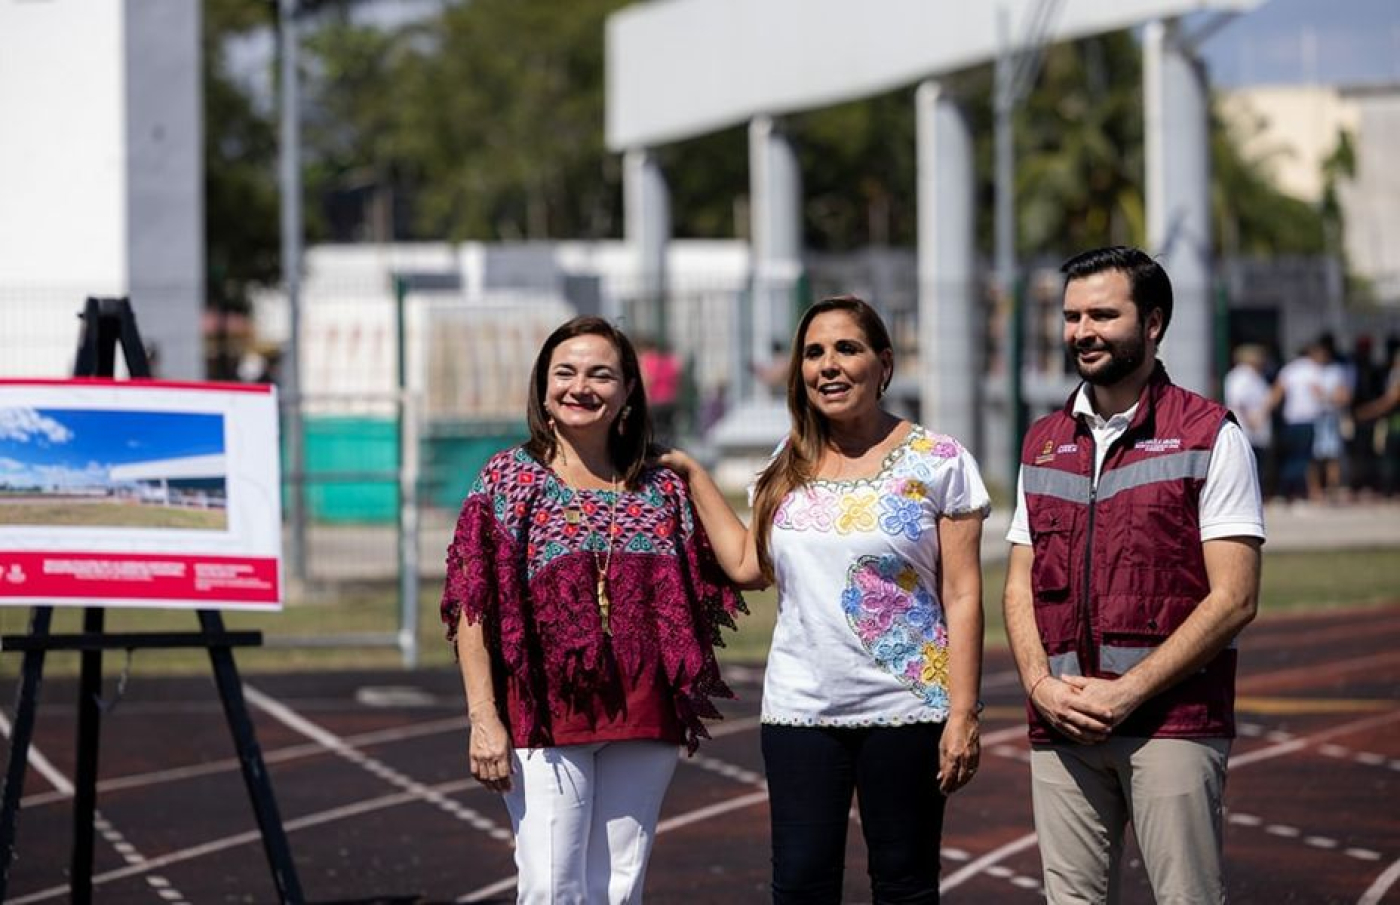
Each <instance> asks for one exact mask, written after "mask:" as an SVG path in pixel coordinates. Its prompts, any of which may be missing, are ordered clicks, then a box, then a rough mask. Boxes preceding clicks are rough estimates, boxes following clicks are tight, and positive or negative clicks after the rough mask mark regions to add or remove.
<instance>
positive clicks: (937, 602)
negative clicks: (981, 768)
mask: <svg viewBox="0 0 1400 905" xmlns="http://www.w3.org/2000/svg"><path fill="white" fill-rule="evenodd" d="M893 373H894V353H893V350H892V348H891V344H890V339H889V333H888V331H887V330H886V329H885V326H884V324H883V323H882V322H881V320H880V317H879V315H878V314H876V312H875V311H874V309H873V308H871V307H870V305H868V304H866V303H865V302H864V301H862V300H860V299H858V298H855V297H854V296H838V297H835V298H828V299H824V300H822V301H820V302H818V303H816V304H814V305H813V306H812V307H811V308H809V309H808V310H807V311H806V313H805V314H804V316H803V317H802V320H801V322H800V323H799V325H798V328H797V335H796V339H795V342H794V344H793V350H792V357H791V363H790V366H789V370H788V383H787V385H788V410H789V412H790V414H791V417H792V429H791V432H790V434H789V436H788V437H787V438H786V439H785V440H784V441H783V442H782V443H781V444H780V445H779V447H778V449H777V451H776V452H775V453H774V455H773V458H772V460H771V461H770V462H769V463H768V466H767V467H766V468H765V470H764V471H763V473H762V474H761V475H760V476H759V477H758V481H757V483H756V485H755V487H754V492H753V513H754V514H753V519H752V521H751V527H750V528H745V527H744V525H743V523H742V522H740V521H739V519H738V517H737V516H736V515H735V514H734V512H733V510H732V509H730V507H729V506H728V504H727V503H726V502H725V500H724V497H723V496H722V494H721V493H720V491H719V490H718V488H717V487H716V486H715V484H714V482H713V481H712V480H711V479H710V476H709V475H708V474H707V473H706V472H705V470H704V469H703V468H701V467H699V466H698V465H697V464H696V463H695V462H694V461H693V460H692V459H691V458H690V457H689V456H687V455H685V454H684V453H681V452H672V453H669V454H668V455H667V456H666V457H664V459H663V461H664V462H665V463H666V464H668V465H671V466H672V468H674V469H675V470H676V471H678V472H679V473H681V474H682V475H683V476H685V477H686V478H687V479H688V481H689V482H690V483H691V491H692V498H693V500H694V503H695V507H696V512H697V513H698V515H699V516H700V520H701V522H702V523H703V524H704V526H705V529H706V530H707V531H708V532H709V534H710V537H711V539H712V541H713V544H714V549H715V554H716V556H717V558H718V559H719V562H720V565H721V566H723V568H724V570H725V571H726V573H728V575H729V577H730V578H732V579H733V580H734V581H735V582H737V583H739V584H741V585H743V586H747V587H762V586H764V585H767V584H768V583H771V582H776V584H777V586H778V623H777V627H776V629H775V631H774V633H773V647H772V650H771V652H770V653H769V657H768V667H767V673H766V676H765V680H764V689H763V727H762V743H763V756H764V762H765V765H766V768H767V773H768V788H769V792H770V795H771V805H772V830H773V900H774V902H780V903H781V902H803V903H819V902H839V901H840V900H841V897H842V896H841V893H842V884H843V864H844V861H845V848H846V829H847V825H848V822H849V818H848V814H849V811H850V807H851V798H852V793H853V792H858V793H859V794H858V796H857V798H858V801H859V807H860V816H861V828H862V830H863V832H864V835H865V842H866V848H867V851H868V855H869V868H870V876H871V886H872V893H873V898H874V901H876V902H885V901H899V902H936V901H937V900H938V876H939V858H938V854H939V844H940V838H941V835H942V827H943V809H944V803H945V801H946V796H947V795H949V794H951V793H952V792H954V791H956V790H957V789H959V788H961V787H962V786H963V785H964V784H966V783H967V782H968V781H969V780H971V779H972V776H973V774H974V773H976V771H977V763H978V755H979V735H978V718H977V711H978V702H977V697H978V686H979V683H980V679H981V670H982V603H981V598H982V579H981V566H980V562H979V558H978V556H979V552H978V551H979V547H980V542H981V535H982V520H983V519H984V518H985V517H986V515H987V512H988V510H989V501H988V498H987V492H986V488H985V487H984V486H983V484H982V479H981V476H980V474H979V473H978V469H977V463H976V462H975V461H974V460H973V458H972V456H971V455H970V454H969V453H968V452H967V451H966V450H965V449H963V448H962V446H961V445H960V444H959V443H958V442H957V441H956V440H954V439H953V438H951V437H948V436H944V435H941V434H936V433H933V432H931V431H929V430H927V429H925V428H924V427H922V426H920V425H917V424H913V423H911V422H909V421H905V420H903V419H901V418H898V417H896V416H895V415H893V414H891V413H889V412H887V411H886V410H885V409H884V408H883V407H882V405H881V399H882V397H883V396H884V394H885V390H886V389H887V388H888V387H889V383H890V379H891V377H892V376H893ZM973 379H975V378H973Z"/></svg>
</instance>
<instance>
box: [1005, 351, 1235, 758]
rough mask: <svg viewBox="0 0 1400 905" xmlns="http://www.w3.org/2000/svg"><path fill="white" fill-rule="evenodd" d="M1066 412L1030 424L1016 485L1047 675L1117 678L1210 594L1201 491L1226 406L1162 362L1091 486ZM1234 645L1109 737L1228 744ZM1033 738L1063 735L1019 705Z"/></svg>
mask: <svg viewBox="0 0 1400 905" xmlns="http://www.w3.org/2000/svg"><path fill="white" fill-rule="evenodd" d="M1073 410H1074V396H1071V397H1070V399H1069V401H1068V402H1066V403H1065V407H1064V408H1063V409H1061V410H1060V411H1058V412H1055V413H1054V414H1052V415H1049V416H1047V417H1045V418H1042V419H1041V420H1039V421H1037V422H1036V423H1035V424H1034V425H1032V427H1031V429H1030V431H1029V433H1027V435H1026V440H1025V444H1024V445H1023V446H1022V448H1021V479H1022V486H1023V488H1024V490H1025V497H1026V513H1027V516H1028V520H1029V523H1030V534H1031V543H1032V545H1033V550H1034V552H1035V559H1034V563H1033V565H1032V567H1031V590H1032V592H1033V595H1034V599H1035V622H1036V627H1037V628H1038V629H1039V632H1040V640H1041V643H1042V644H1044V646H1045V652H1046V654H1048V655H1049V658H1050V672H1051V673H1052V674H1054V675H1056V676H1060V675H1084V676H1099V677H1104V678H1112V677H1114V676H1120V675H1122V674H1123V673H1125V672H1127V671H1128V670H1129V669H1131V668H1132V667H1133V666H1135V665H1136V664H1138V663H1139V662H1141V661H1142V660H1143V659H1145V658H1146V657H1147V656H1148V655H1149V654H1150V653H1152V651H1153V649H1155V648H1156V647H1157V645H1159V644H1161V643H1162V641H1163V640H1165V639H1166V637H1167V636H1168V635H1170V634H1171V633H1172V632H1174V631H1176V629H1177V627H1178V626H1180V625H1181V623H1182V622H1184V621H1185V620H1186V617H1188V616H1189V615H1191V612H1192V611H1193V610H1194V609H1195V608H1196V605H1197V604H1198V603H1200V601H1201V600H1202V599H1204V598H1205V596H1206V595H1207V593H1209V591H1210V585H1209V582H1208V581H1207V579H1206V568H1205V558H1204V554H1203V553H1202V550H1201V531H1200V498H1201V487H1202V486H1203V485H1204V484H1205V479H1206V470H1207V468H1208V467H1209V465H1210V454H1211V450H1212V448H1213V447H1214V446H1215V438H1216V435H1217V434H1218V433H1219V431H1220V428H1221V426H1222V425H1223V424H1224V422H1225V420H1226V419H1227V418H1231V417H1232V416H1231V415H1230V412H1229V410H1228V409H1226V408H1225V407H1224V406H1222V405H1219V404H1217V403H1215V402H1212V401H1210V400H1209V399H1205V398H1203V397H1201V396H1198V395H1197V394H1195V393H1192V392H1189V391H1187V390H1183V389H1181V388H1180V387H1177V386H1175V385H1174V384H1172V382H1171V381H1170V380H1169V379H1168V377H1167V372H1166V369H1165V368H1163V367H1162V365H1161V363H1160V362H1159V363H1158V364H1157V367H1156V370H1154V371H1153V373H1152V377H1151V378H1150V379H1149V381H1148V384H1147V386H1146V387H1145V388H1144V390H1143V393H1142V396H1141V398H1140V399H1139V400H1138V408H1137V412H1136V413H1135V415H1134V416H1133V420H1132V423H1131V424H1130V425H1129V426H1128V429H1127V430H1126V431H1125V432H1124V433H1123V435H1122V436H1121V437H1119V438H1118V439H1117V440H1116V441H1114V443H1113V445H1112V447H1111V448H1110V449H1109V451H1108V455H1107V456H1106V457H1105V459H1104V464H1103V471H1102V472H1101V474H1100V476H1099V481H1098V485H1097V486H1094V484H1093V475H1094V438H1093V435H1092V434H1091V433H1090V432H1089V428H1088V427H1087V426H1086V425H1085V424H1084V423H1083V422H1082V421H1081V420H1080V419H1078V418H1076V417H1075V416H1074V414H1073ZM1236 659H1237V658H1236V652H1235V650H1234V646H1233V645H1231V646H1230V647H1229V648H1227V649H1226V650H1223V651H1221V652H1220V653H1219V654H1217V655H1216V656H1215V657H1214V658H1213V659H1212V660H1211V661H1210V662H1209V663H1207V664H1206V665H1205V667H1204V668H1202V669H1201V670H1199V671H1198V672H1196V673H1195V674H1194V675H1191V676H1188V677H1186V678H1185V679H1182V680H1181V681H1180V682H1178V683H1177V684H1176V685H1175V686H1173V687H1171V688H1169V689H1167V690H1166V691H1163V692H1162V693H1160V694H1158V695H1157V696H1156V697H1153V698H1150V699H1149V700H1147V701H1144V702H1143V704H1142V705H1141V706H1140V707H1139V708H1138V709H1137V710H1136V711H1134V712H1133V713H1132V714H1131V715H1129V716H1128V718H1127V719H1126V720H1124V721H1123V722H1122V723H1121V724H1120V725H1119V726H1118V727H1117V728H1116V729H1115V730H1114V735H1118V736H1127V737H1141V738H1232V737H1234V734H1235V663H1236ZM1027 713H1028V715H1029V717H1030V723H1031V740H1032V741H1033V742H1050V741H1064V738H1063V736H1060V735H1059V734H1058V733H1056V732H1055V731H1054V730H1053V729H1051V728H1050V725H1049V724H1048V723H1046V722H1045V721H1044V720H1043V719H1042V718H1041V716H1040V714H1039V712H1037V711H1036V710H1035V708H1034V707H1030V706H1028V707H1027Z"/></svg>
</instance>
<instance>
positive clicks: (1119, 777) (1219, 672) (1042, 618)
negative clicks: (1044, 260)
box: [1004, 247, 1264, 905]
mask: <svg viewBox="0 0 1400 905" xmlns="http://www.w3.org/2000/svg"><path fill="white" fill-rule="evenodd" d="M1061 272H1062V273H1064V275H1065V292H1064V341H1065V345H1066V347H1067V349H1068V351H1069V353H1070V355H1071V356H1072V357H1073V358H1074V362H1075V365H1076V367H1077V368H1078V370H1079V376H1080V377H1082V378H1083V381H1084V382H1083V383H1081V384H1080V386H1079V388H1078V389H1077V390H1076V391H1075V393H1074V394H1073V395H1072V396H1071V397H1070V399H1069V400H1068V401H1067V402H1066V404H1065V406H1064V408H1063V409H1061V410H1059V411H1057V412H1055V413H1053V414H1051V415H1049V416H1047V417H1045V418H1042V419H1041V420H1039V421H1037V422H1036V423H1035V424H1034V425H1032V427H1031V429H1030V431H1029V432H1028V433H1027V435H1026V439H1025V443H1024V445H1023V447H1022V450H1021V470H1020V476H1019V487H1018V494H1017V496H1018V499H1017V507H1016V512H1015V515H1014V516H1013V517H1012V523H1011V529H1010V531H1009V532H1008V533H1007V539H1008V540H1009V541H1010V542H1011V544H1012V547H1011V553H1010V559H1009V562H1008V574H1007V580H1006V596H1005V600H1004V606H1005V609H1006V632H1007V636H1008V638H1009V639H1010V642H1011V649H1012V652H1013V653H1014V654H1015V657H1016V666H1017V668H1018V669H1019V670H1020V673H1021V682H1022V684H1023V685H1024V687H1025V689H1026V695H1027V698H1028V699H1029V705H1028V706H1027V708H1026V709H1027V714H1028V716H1029V719H1030V737H1031V780H1032V805H1033V809H1034V812H1035V825H1036V831H1037V833H1038V834H1039V837H1040V850H1041V860H1042V862H1043V864H1044V871H1045V891H1046V895H1047V897H1048V898H1049V900H1050V902H1051V903H1062V902H1112V901H1116V899H1117V885H1118V873H1119V860H1120V856H1121V853H1122V848H1123V837H1124V830H1125V827H1126V825H1127V823H1128V821H1130V820H1131V821H1132V823H1133V827H1134V831H1135V834H1136V836H1137V839H1138V844H1139V847H1140V848H1141V849H1142V854H1143V861H1144V864H1145V866H1146V868H1147V873H1148V876H1149V878H1150V880H1151V882H1152V889H1153V893H1154V895H1155V897H1156V900H1157V901H1158V902H1183V903H1186V902H1189V903H1193V905H1194V903H1207V902H1223V901H1224V899H1225V883H1224V878H1223V872H1222V869H1221V860H1222V859H1221V849H1222V831H1223V806H1224V800H1223V793H1224V785H1225V765H1226V760H1227V758H1228V756H1229V749H1230V740H1231V739H1232V738H1233V737H1234V735H1235V715H1234V699H1235V661H1236V653H1235V650H1234V641H1235V636H1236V635H1237V634H1239V632H1240V630H1241V629H1242V628H1244V626H1245V625H1246V624H1248V623H1249V621H1250V620H1251V619H1253V618H1254V614H1255V611H1256V607H1257V604H1258V593H1259V549H1260V545H1261V544H1262V542H1263V538H1264V524H1263V507H1262V503H1261V500H1260V496H1259V484H1258V479H1257V476H1256V471H1255V466H1254V456H1253V452H1252V451H1251V449H1250V446H1249V442H1248V440H1247V439H1246V438H1245V435H1244V432H1243V431H1242V430H1241V429H1240V428H1239V425H1238V424H1236V422H1235V420H1234V418H1233V417H1232V416H1231V415H1230V413H1229V411H1228V410H1227V409H1226V408H1225V407H1224V406H1221V405H1219V404H1217V403H1215V402H1212V401H1210V400H1208V399H1205V398H1203V397H1201V396H1198V395H1196V394H1195V393H1191V392H1188V391H1187V390H1184V389H1181V388H1180V387H1177V386H1175V385H1174V384H1172V382H1171V381H1170V379H1168V377H1167V373H1166V370H1165V369H1164V368H1163V367H1162V365H1161V363H1159V362H1158V361H1157V347H1158V345H1159V344H1160V343H1161V341H1162V335H1163V334H1164V333H1165V332H1166V329H1167V325H1168V323H1170V321H1171V316H1172V290H1171V281H1170V280H1169V279H1168V278H1167V275H1166V273H1165V272H1164V271H1163V270H1162V268H1161V266H1160V265H1158V264H1157V262H1156V261H1154V260H1153V259H1152V258H1150V257H1148V256H1147V255H1146V254H1145V253H1143V252H1142V251H1140V250H1138V249H1135V248H1124V247H1114V248H1104V249H1098V250H1095V251H1090V252H1085V253H1084V254H1081V255H1078V256H1076V257H1074V258H1071V259H1070V260H1069V261H1067V262H1066V263H1065V264H1064V266H1063V267H1062V268H1061Z"/></svg>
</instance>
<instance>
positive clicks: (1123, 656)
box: [1099, 644, 1157, 676]
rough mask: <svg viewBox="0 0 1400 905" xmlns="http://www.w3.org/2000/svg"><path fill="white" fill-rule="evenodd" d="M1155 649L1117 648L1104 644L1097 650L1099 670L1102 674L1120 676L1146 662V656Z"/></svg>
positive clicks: (1116, 646)
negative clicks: (1107, 673)
mask: <svg viewBox="0 0 1400 905" xmlns="http://www.w3.org/2000/svg"><path fill="white" fill-rule="evenodd" d="M1156 649H1157V648H1155V647H1119V646H1118V645H1116V644H1105V645H1103V646H1102V647H1100V648H1099V668H1100V669H1102V670H1103V671H1104V672H1111V673H1115V674H1117V675H1120V676H1121V675H1123V673H1125V672H1127V671H1128V670H1130V669H1132V668H1133V667H1134V666H1137V665H1138V664H1139V663H1141V662H1142V661H1143V660H1146V659H1147V655H1148V654H1150V653H1152V652H1153V651H1154V650H1156Z"/></svg>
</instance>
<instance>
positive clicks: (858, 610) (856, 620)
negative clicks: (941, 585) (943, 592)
mask: <svg viewBox="0 0 1400 905" xmlns="http://www.w3.org/2000/svg"><path fill="white" fill-rule="evenodd" d="M846 579H847V580H846V589H845V590H844V591H843V592H842V594H841V608H842V610H843V611H844V612H845V614H846V620H847V622H849V623H850V626H851V628H852V630H854V631H855V633H856V636H857V637H858V638H860V643H861V645H862V646H863V647H864V648H865V649H866V651H867V652H869V654H870V656H871V658H872V659H873V660H874V661H875V662H876V663H877V664H878V665H879V666H880V668H881V669H883V670H885V671H886V672H888V673H889V674H890V675H892V676H894V677H895V678H897V679H898V680H899V681H900V683H901V684H903V685H904V686H905V687H906V688H908V689H909V690H910V691H911V692H913V693H914V694H915V695H917V696H918V697H919V698H920V699H922V700H923V701H924V702H925V703H926V704H927V705H928V706H929V707H932V708H934V709H936V710H941V709H944V708H946V707H947V705H948V629H947V626H946V625H945V624H944V621H943V611H942V608H941V607H939V606H938V605H937V604H936V603H935V602H934V599H933V595H932V594H930V593H929V592H928V590H927V589H926V588H924V586H923V585H922V584H921V583H920V582H919V575H918V573H917V572H916V571H914V567H913V566H911V565H910V564H909V563H908V562H906V561H905V560H904V559H902V558H901V557H899V556H897V555H895V554H892V553H887V554H883V555H881V556H862V557H860V558H859V559H857V560H856V561H855V563H854V564H853V565H852V566H851V567H850V569H849V570H848V571H847V573H846Z"/></svg>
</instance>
